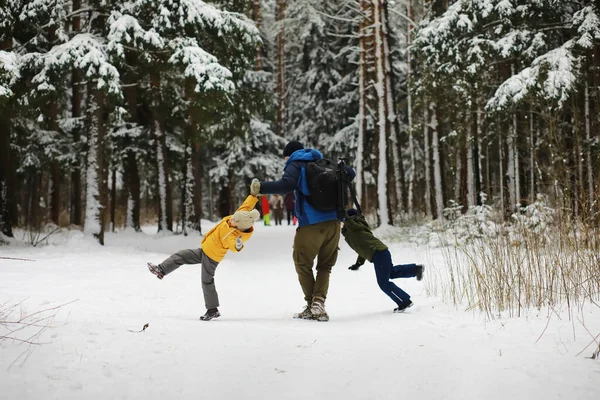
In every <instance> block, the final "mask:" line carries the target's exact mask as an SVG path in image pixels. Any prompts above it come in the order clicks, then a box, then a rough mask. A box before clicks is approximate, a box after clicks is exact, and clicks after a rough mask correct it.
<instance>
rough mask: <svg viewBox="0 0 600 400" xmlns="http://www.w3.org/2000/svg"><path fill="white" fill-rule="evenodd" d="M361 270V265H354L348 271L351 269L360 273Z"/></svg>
mask: <svg viewBox="0 0 600 400" xmlns="http://www.w3.org/2000/svg"><path fill="white" fill-rule="evenodd" d="M359 268H360V265H359V264H352V265H351V266H349V267H348V269H350V270H352V271H358V269H359Z"/></svg>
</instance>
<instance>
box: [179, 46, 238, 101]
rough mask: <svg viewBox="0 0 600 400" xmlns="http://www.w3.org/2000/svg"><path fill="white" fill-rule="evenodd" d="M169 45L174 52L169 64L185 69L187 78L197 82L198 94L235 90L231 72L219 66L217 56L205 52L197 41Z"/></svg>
mask: <svg viewBox="0 0 600 400" xmlns="http://www.w3.org/2000/svg"><path fill="white" fill-rule="evenodd" d="M169 45H170V46H171V47H172V49H173V50H174V52H173V55H172V56H171V57H170V58H169V62H170V63H171V64H174V65H183V66H184V67H185V70H184V74H185V76H186V77H188V78H193V79H194V81H196V82H197V84H196V87H195V89H194V90H195V91H196V92H204V91H207V90H213V89H219V90H224V91H228V92H229V91H232V90H234V89H235V87H234V84H233V82H232V81H231V80H230V78H231V77H232V74H231V71H230V70H229V69H227V68H225V67H224V66H222V65H221V64H219V62H218V60H217V58H216V57H215V56H213V55H212V54H209V53H208V52H206V51H204V50H203V49H202V48H201V47H200V46H199V45H198V43H197V41H196V40H195V39H191V38H181V39H175V40H173V41H171V42H170V43H169Z"/></svg>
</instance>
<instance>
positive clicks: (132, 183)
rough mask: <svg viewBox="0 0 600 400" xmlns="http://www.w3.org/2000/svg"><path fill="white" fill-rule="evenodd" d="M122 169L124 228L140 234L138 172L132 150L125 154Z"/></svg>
mask: <svg viewBox="0 0 600 400" xmlns="http://www.w3.org/2000/svg"><path fill="white" fill-rule="evenodd" d="M123 169H124V171H125V173H124V176H125V182H126V183H127V216H126V219H125V228H133V229H134V230H135V231H136V232H141V231H142V228H141V226H140V208H141V199H140V193H141V189H140V173H139V170H138V163H137V157H136V154H135V152H134V151H133V150H129V151H127V153H126V154H125V159H124V160H123Z"/></svg>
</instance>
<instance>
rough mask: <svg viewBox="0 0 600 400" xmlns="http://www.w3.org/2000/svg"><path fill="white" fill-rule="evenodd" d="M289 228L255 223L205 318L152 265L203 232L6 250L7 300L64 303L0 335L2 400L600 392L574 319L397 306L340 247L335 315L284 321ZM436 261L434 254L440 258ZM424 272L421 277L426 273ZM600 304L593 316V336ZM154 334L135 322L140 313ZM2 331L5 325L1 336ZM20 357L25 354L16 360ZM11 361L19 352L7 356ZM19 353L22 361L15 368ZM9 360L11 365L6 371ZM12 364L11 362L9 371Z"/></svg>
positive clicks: (198, 302) (184, 272)
mask: <svg viewBox="0 0 600 400" xmlns="http://www.w3.org/2000/svg"><path fill="white" fill-rule="evenodd" d="M293 233H294V231H293V229H292V228H291V227H287V226H283V227H270V228H267V227H263V226H258V229H257V233H256V234H255V236H254V237H253V238H252V239H251V240H250V242H248V243H247V245H246V248H245V249H244V251H243V252H242V253H240V254H229V255H228V256H227V257H226V258H225V260H224V261H223V263H222V264H221V265H220V266H219V268H218V270H217V275H216V283H217V288H218V290H219V294H220V298H221V307H220V310H221V313H222V317H221V318H220V319H218V320H215V321H211V322H202V321H199V320H198V317H199V316H200V315H201V314H202V313H203V311H204V310H203V304H202V293H201V288H200V281H199V280H200V270H199V267H197V266H184V267H182V268H180V269H179V270H178V271H176V272H175V273H173V274H172V275H170V276H168V277H167V278H165V279H164V280H163V281H159V280H158V279H156V278H155V277H153V276H152V275H150V274H149V273H148V272H147V270H146V267H145V263H146V262H147V261H154V262H160V261H162V260H163V259H164V258H165V257H166V256H168V255H169V254H170V253H171V252H173V251H176V250H178V249H180V248H186V247H195V246H197V245H198V242H199V238H198V237H195V236H194V237H187V238H184V237H182V236H171V237H162V238H161V237H157V236H152V235H145V234H138V235H133V234H117V235H108V238H107V246H106V247H105V248H102V247H100V246H98V245H96V244H94V243H92V242H91V241H89V240H84V239H72V240H71V241H69V242H68V243H67V244H61V245H56V246H46V247H42V248H34V249H32V248H18V247H12V248H6V247H0V256H6V257H24V258H33V259H36V260H37V261H36V262H24V261H9V260H0V304H1V303H5V302H10V303H16V302H19V301H21V300H24V303H23V304H24V311H26V312H34V311H37V310H40V309H44V308H49V307H53V306H56V305H59V304H62V303H66V302H69V301H72V300H77V301H76V302H75V303H73V304H70V305H67V306H65V307H63V308H62V309H61V310H60V312H59V313H58V315H57V317H56V318H55V321H54V323H53V325H54V326H55V328H52V329H49V330H46V331H45V332H44V333H43V335H42V336H41V338H40V340H41V341H42V342H50V343H49V344H44V345H40V346H37V347H35V348H34V349H33V351H32V352H31V353H30V354H29V356H28V357H27V358H25V357H22V358H20V359H18V357H19V356H20V355H22V354H23V352H24V351H26V350H27V348H26V347H25V346H23V345H18V344H16V343H13V342H9V341H5V342H0V346H1V347H0V397H1V398H2V399H7V400H12V399H15V400H16V399H20V400H25V399H32V400H33V399H44V400H50V399H60V400H65V399H144V400H154V399H175V398H177V399H200V398H207V399H211V400H216V399H257V400H258V399H274V400H281V399H302V400H304V399H311V400H319V399H328V400H329V399H344V400H346V399H378V400H379V399H394V400H396V399H402V398H409V399H461V400H462V399H481V398H485V399H487V400H490V399H502V400H506V399H507V398H509V399H511V400H514V399H538V398H540V399H544V400H547V399H559V398H566V399H590V400H591V399H598V398H600V389H599V387H598V381H599V380H600V364H599V363H598V361H592V360H586V359H584V355H590V354H591V347H590V349H588V351H586V352H585V353H584V354H583V355H580V356H578V357H575V354H577V353H578V352H579V351H581V350H582V349H583V348H584V347H585V346H586V345H587V344H588V343H589V342H590V341H591V339H590V337H589V335H588V334H587V333H586V332H585V330H584V329H583V327H582V325H581V324H580V323H579V322H573V321H568V320H558V319H557V318H553V319H552V321H551V323H550V325H549V327H548V329H547V330H546V332H545V333H544V335H543V336H542V338H541V339H540V340H539V342H538V343H537V344H536V343H535V342H536V340H537V339H538V337H539V336H540V334H541V333H542V331H543V330H544V327H545V325H546V319H545V318H544V317H545V315H541V316H539V317H536V316H533V315H532V316H531V317H530V318H527V319H526V318H521V319H510V320H502V321H492V322H487V323H486V322H485V321H484V320H483V318H482V317H480V316H478V315H473V314H472V313H465V312H462V311H456V310H454V309H453V308H451V307H448V306H447V305H445V304H443V303H441V302H440V301H439V300H438V299H435V298H427V297H426V296H425V289H424V285H423V283H420V282H416V281H415V280H400V281H399V282H398V283H399V285H400V286H401V287H403V288H404V289H405V290H407V291H408V292H409V293H410V294H411V295H412V296H413V300H414V302H415V304H416V306H415V307H413V308H412V309H411V310H410V311H409V312H407V313H406V314H393V313H392V312H391V311H392V309H393V307H394V304H393V303H392V302H391V301H390V300H389V299H388V298H387V297H386V296H385V295H384V294H383V293H381V292H380V291H379V289H378V288H377V286H376V283H375V276H374V273H373V271H372V266H371V264H366V265H365V266H364V267H363V268H361V270H360V271H356V272H353V271H348V270H347V269H346V268H347V266H348V265H350V264H352V263H353V262H354V259H355V256H354V254H353V253H352V252H351V251H350V250H349V249H348V247H347V246H346V245H345V243H342V244H341V248H342V251H341V252H340V257H339V259H338V265H337V266H336V268H335V269H334V272H333V274H332V278H331V286H330V292H329V299H328V301H327V310H328V312H329V314H330V317H331V321H330V322H328V323H320V322H313V321H298V320H294V319H292V318H291V316H292V314H293V313H294V312H298V311H299V310H300V309H301V308H302V306H303V300H302V294H301V291H300V287H299V285H298V283H297V279H296V274H295V271H294V268H293V264H292V261H291V243H292V239H293ZM391 249H392V254H393V256H394V261H395V262H396V263H401V262H413V261H418V262H425V263H428V264H429V265H428V267H429V270H428V271H427V272H428V273H433V272H434V271H435V268H441V265H442V264H441V263H439V262H438V263H435V260H439V255H438V254H436V252H435V251H433V252H427V251H425V250H423V249H421V250H419V249H417V248H415V247H412V246H405V245H400V244H398V245H394V246H391ZM432 260H433V261H434V263H435V264H437V265H431V263H432ZM425 279H427V275H426V277H425ZM598 316H599V313H598V310H597V309H596V311H595V314H590V313H588V314H587V315H586V320H585V322H586V326H587V328H588V329H590V330H591V332H592V333H594V334H598V333H600V321H599V318H598ZM145 323H149V324H150V326H149V328H148V329H147V331H146V332H143V333H131V332H128V330H130V329H131V330H138V329H141V327H142V326H143V325H144V324H145ZM1 333H2V331H0V334H1ZM17 359H18V360H17ZM15 360H17V362H14V361H15ZM13 362H14V363H13ZM11 364H12V366H11ZM9 367H10V368H9Z"/></svg>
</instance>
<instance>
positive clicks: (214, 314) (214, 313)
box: [200, 308, 221, 321]
mask: <svg viewBox="0 0 600 400" xmlns="http://www.w3.org/2000/svg"><path fill="white" fill-rule="evenodd" d="M220 316H221V313H219V310H218V309H216V308H209V309H208V310H206V314H204V315H203V316H201V317H200V320H201V321H210V320H211V319H213V318H219V317H220Z"/></svg>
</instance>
